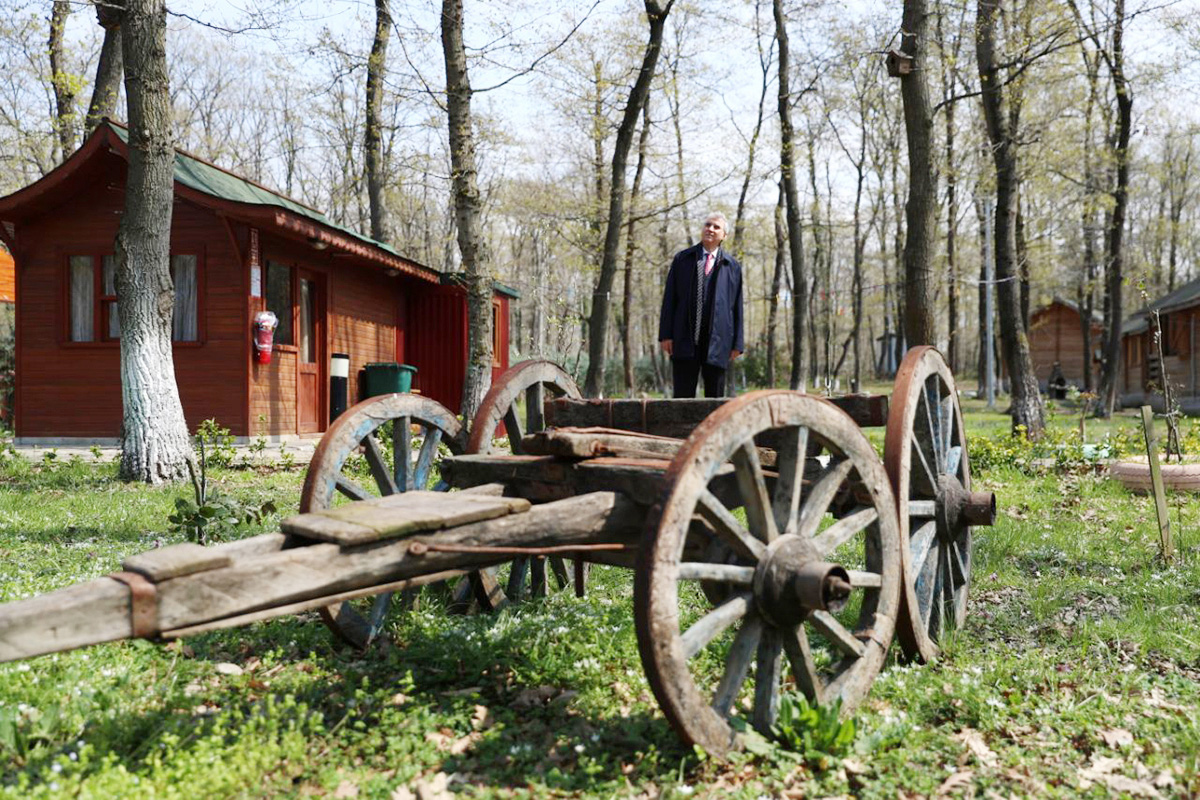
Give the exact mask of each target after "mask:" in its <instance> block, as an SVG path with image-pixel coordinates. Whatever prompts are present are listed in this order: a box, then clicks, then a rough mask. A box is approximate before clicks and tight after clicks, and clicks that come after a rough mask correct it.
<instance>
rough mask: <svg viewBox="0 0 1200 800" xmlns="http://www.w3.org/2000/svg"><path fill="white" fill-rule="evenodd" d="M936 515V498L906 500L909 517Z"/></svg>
mask: <svg viewBox="0 0 1200 800" xmlns="http://www.w3.org/2000/svg"><path fill="white" fill-rule="evenodd" d="M936 515H937V501H936V500H909V501H908V516H909V518H910V519H912V518H914V517H925V518H928V517H933V516H936Z"/></svg>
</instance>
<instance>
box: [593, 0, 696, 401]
mask: <svg viewBox="0 0 1200 800" xmlns="http://www.w3.org/2000/svg"><path fill="white" fill-rule="evenodd" d="M674 3H675V0H667V2H666V4H665V5H662V6H659V3H658V0H644V4H645V8H646V16H647V17H648V18H649V24H650V38H649V40H648V41H647V42H646V52H645V54H644V55H643V57H642V66H641V69H640V70H638V76H637V80H636V81H634V84H633V89H632V90H630V92H629V99H628V100H627V101H626V104H625V111H624V113H623V114H622V116H621V124H620V126H619V127H618V128H617V139H616V142H615V143H614V145H613V156H612V173H611V179H610V181H609V189H608V227H607V229H606V231H605V235H604V254H603V256H602V258H601V261H600V276H599V278H598V280H597V281H596V291H595V293H594V294H593V295H592V313H591V315H590V316H589V318H588V369H587V376H586V378H585V379H584V389H583V391H584V394H585V395H586V396H588V397H599V396H600V395H601V393H602V392H603V390H604V357H605V354H606V353H607V352H608V309H609V294H610V292H612V285H613V281H614V279H615V278H616V272H617V251H618V249H619V248H620V246H621V223H622V222H623V221H624V218H625V215H624V206H625V166H626V163H627V162H628V160H629V150H630V147H631V146H632V145H633V134H634V131H635V129H636V128H637V120H638V116H639V115H640V114H641V112H642V105H643V104H644V103H645V102H646V97H647V96H648V95H649V94H650V81H651V80H652V79H653V78H654V66H655V64H656V63H657V62H658V54H659V52H660V51H661V50H662V37H663V26H664V25H665V24H666V21H667V14H669V13H671V6H672V5H673V4H674Z"/></svg>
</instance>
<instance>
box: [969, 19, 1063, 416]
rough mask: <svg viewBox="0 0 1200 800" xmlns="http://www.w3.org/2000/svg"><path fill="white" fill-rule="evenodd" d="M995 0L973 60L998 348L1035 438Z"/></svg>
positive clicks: (1034, 392) (1016, 404) (1015, 410)
mask: <svg viewBox="0 0 1200 800" xmlns="http://www.w3.org/2000/svg"><path fill="white" fill-rule="evenodd" d="M999 6H1000V3H999V0H978V6H977V13H976V26H975V32H976V38H975V56H976V59H977V62H978V67H979V88H980V97H981V100H982V103H983V116H984V121H985V123H986V127H987V133H988V141H989V142H990V144H991V152H992V162H993V165H994V168H995V170H996V208H995V224H994V226H993V231H994V250H995V262H996V271H995V280H996V289H997V295H998V298H999V303H998V310H999V312H1000V314H999V316H1000V350H1001V355H1002V356H1003V358H1004V364H1005V366H1006V367H1007V369H1008V375H1009V380H1010V382H1011V384H1012V390H1011V391H1012V426H1013V429H1014V430H1018V429H1023V430H1024V431H1025V435H1026V436H1027V437H1029V438H1036V437H1037V436H1039V435H1040V434H1041V432H1042V430H1043V429H1044V428H1045V427H1046V412H1045V408H1044V407H1043V405H1042V397H1041V394H1040V393H1039V392H1038V384H1037V376H1036V375H1035V373H1034V369H1033V359H1032V358H1031V356H1030V352H1029V337H1028V336H1027V335H1026V332H1025V327H1024V326H1023V325H1022V324H1021V307H1020V297H1019V294H1020V293H1019V287H1018V286H1017V279H1018V277H1019V276H1018V275H1017V263H1016V211H1017V180H1018V178H1017V142H1016V141H1015V140H1014V138H1013V130H1012V126H1011V120H1010V118H1009V114H1008V108H1007V107H1006V105H1005V97H1004V88H1005V87H1004V74H1003V72H1002V67H1001V64H1000V59H999V57H998V54H997V52H996V38H997V37H996V17H997V13H998V12H999Z"/></svg>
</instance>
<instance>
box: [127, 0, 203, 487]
mask: <svg viewBox="0 0 1200 800" xmlns="http://www.w3.org/2000/svg"><path fill="white" fill-rule="evenodd" d="M121 32H122V37H121V40H122V47H123V49H124V61H125V64H126V65H128V69H127V70H126V74H125V96H126V97H127V98H128V102H129V167H128V172H127V177H126V180H125V211H124V213H123V214H122V215H121V222H120V224H119V226H118V227H117V241H116V256H117V265H116V287H117V297H118V298H119V302H118V304H117V310H118V315H119V321H120V325H121V400H122V403H123V415H122V422H121V432H122V442H121V477H122V478H124V479H125V480H133V481H144V482H146V483H161V482H163V481H175V480H179V479H181V478H182V477H183V474H184V465H185V463H186V461H187V460H188V459H189V458H191V445H190V443H189V441H188V430H187V422H186V421H185V420H184V416H183V406H182V405H181V404H180V402H179V389H178V387H177V386H176V385H175V362H174V360H173V358H172V352H171V315H172V310H173V308H174V305H175V303H174V295H175V292H174V287H173V286H172V283H171V266H170V255H171V210H172V206H173V205H174V194H175V189H174V182H175V147H174V142H173V140H172V139H173V137H172V134H171V95H170V90H169V85H168V78H167V44H166V41H167V7H166V3H165V1H164V0H128V3H127V5H126V12H125V20H124V24H123V25H122V27H121Z"/></svg>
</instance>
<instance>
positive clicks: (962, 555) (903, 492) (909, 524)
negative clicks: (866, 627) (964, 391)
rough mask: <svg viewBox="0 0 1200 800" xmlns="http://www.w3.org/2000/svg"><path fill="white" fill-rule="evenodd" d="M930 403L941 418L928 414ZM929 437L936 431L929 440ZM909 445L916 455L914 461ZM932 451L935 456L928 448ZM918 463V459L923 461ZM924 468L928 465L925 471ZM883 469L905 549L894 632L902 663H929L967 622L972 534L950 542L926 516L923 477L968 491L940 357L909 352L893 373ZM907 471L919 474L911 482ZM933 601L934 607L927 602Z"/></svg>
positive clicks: (947, 374)
mask: <svg viewBox="0 0 1200 800" xmlns="http://www.w3.org/2000/svg"><path fill="white" fill-rule="evenodd" d="M933 391H936V392H937V399H936V400H935V401H934V404H936V405H937V406H938V407H939V408H940V409H942V413H941V414H939V415H933V414H929V413H928V412H929V410H930V409H931V408H932V406H931V404H930V399H931V398H932V397H933V394H932V392H933ZM929 431H936V433H935V435H934V436H930V435H929ZM914 446H916V447H918V448H919V449H920V451H921V455H920V456H918V457H917V458H916V459H914V452H915V451H914V449H913V448H914ZM935 447H936V449H934V448H935ZM921 456H924V458H923V459H922V458H921ZM927 465H928V466H927ZM884 466H885V467H886V469H887V472H888V477H889V479H890V480H891V482H892V489H893V491H894V493H895V495H896V504H897V505H896V510H897V516H898V517H899V521H900V531H901V538H902V541H903V542H904V547H903V556H904V574H905V580H904V590H903V593H902V596H901V612H902V613H901V616H900V620H899V623H898V624H897V627H896V632H897V636H898V638H899V639H900V645H901V647H902V648H903V650H904V654H905V656H906V657H908V658H910V659H918V660H920V661H930V660H932V659H934V658H936V657H937V655H938V653H939V652H940V647H939V644H938V642H939V641H940V640H941V639H942V638H943V637H944V635H945V633H946V632H947V631H948V630H949V629H951V628H956V627H959V626H961V625H962V624H963V622H964V621H965V620H966V613H967V595H968V592H969V590H970V584H971V528H970V527H969V526H963V527H962V528H961V529H960V530H959V531H957V532H956V533H955V535H954V537H953V539H952V540H951V541H945V540H943V538H942V537H940V536H938V535H937V533H936V522H935V519H934V516H933V514H931V513H930V501H933V500H934V499H935V495H936V493H935V492H932V491H930V489H929V486H928V483H929V481H930V479H929V478H928V477H922V476H929V475H933V483H935V484H936V477H937V476H938V475H954V476H955V477H957V478H958V480H959V481H960V482H961V483H962V485H963V488H964V489H966V490H967V491H970V489H971V466H970V458H969V456H968V453H967V441H966V435H965V429H964V427H963V420H962V409H961V407H960V406H959V402H958V391H957V388H956V386H955V383H954V375H953V373H951V371H950V367H949V366H947V364H946V362H945V360H944V359H943V358H942V355H941V353H939V352H938V351H937V350H935V349H934V348H932V347H929V346H921V347H914V348H913V349H912V350H909V351H908V354H907V355H905V357H904V360H903V362H901V365H900V369H899V371H898V372H897V373H896V383H895V388H894V390H893V392H892V398H891V405H890V408H889V410H888V425H887V435H886V438H885V441H884ZM914 469H917V470H921V471H922V472H921V473H920V474H919V475H918V479H917V480H914V479H913V476H914ZM938 598H940V600H941V602H934V600H935V599H938Z"/></svg>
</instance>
